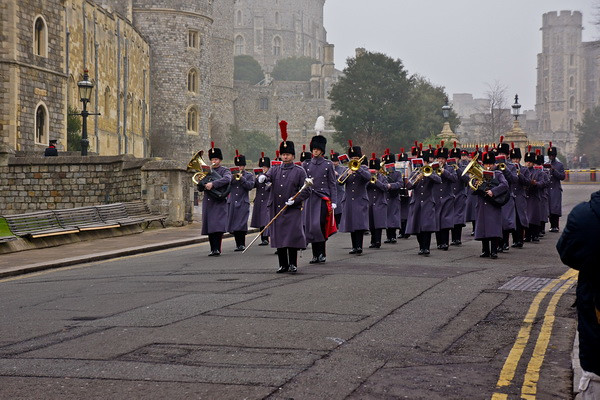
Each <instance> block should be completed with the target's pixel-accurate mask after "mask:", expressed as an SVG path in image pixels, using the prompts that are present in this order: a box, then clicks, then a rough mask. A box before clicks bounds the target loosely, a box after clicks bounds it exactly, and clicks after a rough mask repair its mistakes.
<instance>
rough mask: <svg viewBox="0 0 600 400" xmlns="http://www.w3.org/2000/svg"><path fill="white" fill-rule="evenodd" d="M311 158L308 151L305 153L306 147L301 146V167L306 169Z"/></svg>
mask: <svg viewBox="0 0 600 400" xmlns="http://www.w3.org/2000/svg"><path fill="white" fill-rule="evenodd" d="M311 158H312V153H311V152H310V151H306V145H305V144H303V145H302V153H300V162H301V163H302V167H303V168H304V169H306V164H307V163H308V161H310V159H311Z"/></svg>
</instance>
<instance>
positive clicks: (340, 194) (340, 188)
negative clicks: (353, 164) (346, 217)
mask: <svg viewBox="0 0 600 400" xmlns="http://www.w3.org/2000/svg"><path fill="white" fill-rule="evenodd" d="M339 156H340V154H339V153H337V152H334V151H333V150H331V162H332V163H333V167H334V170H335V181H336V187H337V198H338V201H342V199H343V198H344V195H345V192H344V191H345V189H344V185H342V184H340V183H338V182H337V179H338V178H339V177H340V175H341V174H343V173H344V171H345V170H346V168H345V167H343V166H341V165H340V160H339V158H338V157H339ZM333 214H334V216H335V224H336V226H338V227H339V226H340V221H341V220H342V207H336V208H335V210H334V213H333Z"/></svg>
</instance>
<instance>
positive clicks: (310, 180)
mask: <svg viewBox="0 0 600 400" xmlns="http://www.w3.org/2000/svg"><path fill="white" fill-rule="evenodd" d="M312 185H313V180H312V178H306V179H305V180H304V185H302V187H301V188H300V190H298V193H296V194H295V195H294V197H292V200H296V197H298V196H299V195H300V193H302V191H303V190H304V189H306V188H307V187H309V186H312ZM287 207H288V205H287V204H286V205H285V206H284V207H283V208H282V209H281V211H279V212H278V213H277V215H276V216H274V217H273V219H272V220H271V221H269V223H268V224H267V226H265V227H264V228H263V230H262V231H260V233H259V234H258V235H256V237H255V238H254V239H253V240H252V241H251V242H250V244H249V245H248V247H246V248H245V249H244V251H242V254H244V253H245V252H246V250H248V249H249V248H250V246H252V244H254V242H256V239H258V238H259V237H261V235H262V234H263V232H264V231H266V230H267V228H268V227H269V226H271V224H272V223H273V222H275V220H276V219H277V217H279V216H280V215H281V213H282V212H284V211H285V209H286V208H287Z"/></svg>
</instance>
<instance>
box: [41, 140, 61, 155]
mask: <svg viewBox="0 0 600 400" xmlns="http://www.w3.org/2000/svg"><path fill="white" fill-rule="evenodd" d="M56 142H58V140H51V141H50V144H49V145H48V148H47V149H46V151H44V157H56V156H57V155H58V150H57V149H56Z"/></svg>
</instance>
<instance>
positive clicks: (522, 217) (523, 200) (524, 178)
mask: <svg viewBox="0 0 600 400" xmlns="http://www.w3.org/2000/svg"><path fill="white" fill-rule="evenodd" d="M514 165H515V167H517V169H518V171H519V172H518V173H517V178H518V182H517V184H516V185H513V186H511V188H512V191H513V195H514V197H515V211H516V216H517V218H519V222H520V223H521V226H523V227H524V228H527V227H528V226H529V216H528V215H527V187H528V185H529V182H530V181H531V177H530V175H531V173H530V172H529V169H528V168H525V167H523V166H522V165H517V164H514Z"/></svg>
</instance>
